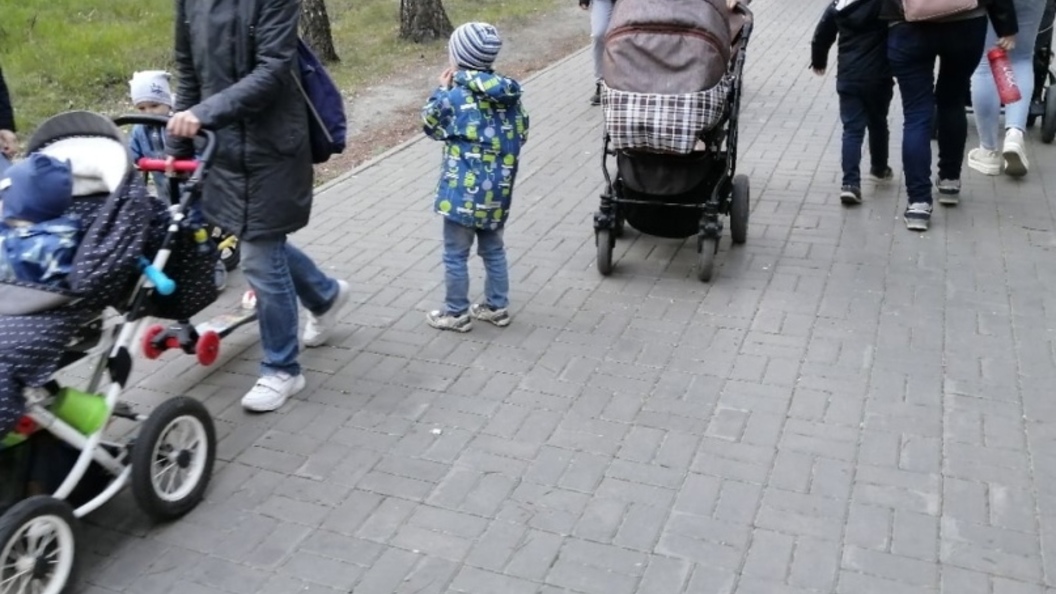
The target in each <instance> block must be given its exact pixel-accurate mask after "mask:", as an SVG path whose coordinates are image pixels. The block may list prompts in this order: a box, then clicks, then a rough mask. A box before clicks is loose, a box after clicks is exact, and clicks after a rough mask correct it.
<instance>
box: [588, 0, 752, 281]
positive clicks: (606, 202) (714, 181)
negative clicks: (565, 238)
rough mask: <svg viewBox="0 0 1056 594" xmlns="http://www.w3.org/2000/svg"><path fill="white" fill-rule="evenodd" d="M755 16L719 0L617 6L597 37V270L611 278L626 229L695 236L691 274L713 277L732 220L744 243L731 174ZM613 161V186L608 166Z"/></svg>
mask: <svg viewBox="0 0 1056 594" xmlns="http://www.w3.org/2000/svg"><path fill="white" fill-rule="evenodd" d="M752 22H753V19H752V13H751V11H750V10H749V9H748V7H747V6H745V4H744V3H741V4H740V5H738V7H737V8H736V9H735V10H734V11H733V13H732V14H731V13H730V11H729V10H728V9H727V8H726V5H725V2H724V1H723V0H671V1H668V2H662V3H657V2H652V1H650V0H621V1H620V2H618V3H616V5H615V8H614V11H613V14H612V20H611V22H610V25H609V32H608V34H607V35H606V39H605V58H604V61H603V62H602V74H603V76H604V78H605V82H604V84H603V87H602V106H603V108H604V111H605V140H604V151H603V154H602V171H603V172H604V174H605V181H606V189H605V192H604V193H603V194H602V195H601V205H600V208H599V210H598V212H597V213H595V215H594V233H595V242H596V244H597V250H598V255H597V266H598V272H600V273H601V274H603V275H608V274H610V273H611V272H612V267H613V262H612V254H613V248H614V247H615V245H616V238H617V237H619V236H621V235H622V234H623V228H624V225H625V224H630V225H631V226H632V227H634V228H635V229H637V230H639V231H641V232H643V233H647V234H649V235H654V236H658V237H668V238H684V237H689V236H691V235H694V234H696V235H697V251H698V253H699V262H698V268H697V276H698V277H699V278H700V280H701V281H705V282H707V281H708V280H710V279H711V277H712V274H713V272H714V267H715V255H716V253H717V252H718V247H719V239H720V237H721V236H722V227H723V225H722V222H721V221H720V220H719V215H728V216H729V217H730V235H731V236H732V239H733V243H735V244H741V243H744V242H745V241H746V240H747V235H748V210H749V182H748V178H747V177H746V176H744V175H737V173H736V172H737V123H738V111H739V108H740V97H741V81H742V75H743V71H744V60H745V53H746V50H747V46H748V40H749V37H750V36H751V32H752V24H753V23H752ZM609 157H615V159H616V176H615V179H613V177H612V176H611V175H610V173H609V168H608V158H609Z"/></svg>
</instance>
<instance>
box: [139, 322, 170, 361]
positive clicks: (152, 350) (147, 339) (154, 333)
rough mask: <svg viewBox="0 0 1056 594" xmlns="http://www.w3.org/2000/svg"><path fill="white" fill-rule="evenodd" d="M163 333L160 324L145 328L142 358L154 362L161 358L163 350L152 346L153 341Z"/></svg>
mask: <svg viewBox="0 0 1056 594" xmlns="http://www.w3.org/2000/svg"><path fill="white" fill-rule="evenodd" d="M164 331H165V326H162V325H161V324H154V325H153V326H150V327H149V328H147V331H146V332H144V333H143V356H144V357H146V358H147V359H150V360H152V361H153V360H154V359H157V358H158V357H160V356H161V354H162V353H163V352H165V349H164V348H158V347H156V346H154V339H155V338H157V337H158V336H159V335H160V334H161V333H162V332H164Z"/></svg>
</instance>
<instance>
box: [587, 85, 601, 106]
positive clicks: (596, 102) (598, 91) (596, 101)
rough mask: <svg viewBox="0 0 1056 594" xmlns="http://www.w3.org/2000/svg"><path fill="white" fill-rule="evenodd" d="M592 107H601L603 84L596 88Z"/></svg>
mask: <svg viewBox="0 0 1056 594" xmlns="http://www.w3.org/2000/svg"><path fill="white" fill-rule="evenodd" d="M590 104H591V105H601V83H598V84H597V86H595V87H594V94H593V95H591V96H590Z"/></svg>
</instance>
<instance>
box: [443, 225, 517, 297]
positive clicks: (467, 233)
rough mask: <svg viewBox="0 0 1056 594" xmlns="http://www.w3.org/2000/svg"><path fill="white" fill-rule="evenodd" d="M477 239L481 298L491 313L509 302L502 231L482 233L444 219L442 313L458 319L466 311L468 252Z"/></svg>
mask: <svg viewBox="0 0 1056 594" xmlns="http://www.w3.org/2000/svg"><path fill="white" fill-rule="evenodd" d="M474 238H476V239H477V254H479V255H480V257H481V259H483V260H484V272H485V280H484V298H485V299H486V300H487V303H486V305H487V306H488V307H490V308H492V309H503V308H505V307H506V306H508V305H509V301H510V275H509V269H508V268H507V266H506V246H505V244H504V243H503V241H502V229H499V230H497V231H485V230H483V229H473V228H470V227H463V226H462V225H459V224H458V223H454V222H451V221H450V220H449V219H447V218H446V217H445V218H444V270H445V276H444V283H445V285H446V286H447V298H446V301H445V303H444V309H445V311H446V312H447V313H448V314H450V315H455V316H460V315H462V314H464V313H466V312H467V311H468V310H469V251H470V249H472V247H473V239H474Z"/></svg>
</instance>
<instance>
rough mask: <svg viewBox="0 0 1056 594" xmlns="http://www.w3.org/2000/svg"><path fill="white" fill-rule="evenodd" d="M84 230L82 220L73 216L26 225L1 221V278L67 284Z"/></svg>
mask: <svg viewBox="0 0 1056 594" xmlns="http://www.w3.org/2000/svg"><path fill="white" fill-rule="evenodd" d="M80 234H81V224H80V221H79V220H77V219H75V218H71V217H60V218H58V219H53V220H50V221H45V222H43V223H37V224H35V225H27V226H23V227H13V226H9V225H8V224H6V223H0V280H19V281H25V282H31V283H39V284H42V285H48V286H63V285H65V283H66V275H67V274H69V273H70V270H71V268H72V264H73V256H74V254H75V253H76V252H77V245H78V241H79V240H80Z"/></svg>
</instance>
